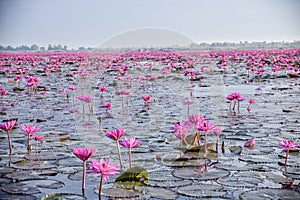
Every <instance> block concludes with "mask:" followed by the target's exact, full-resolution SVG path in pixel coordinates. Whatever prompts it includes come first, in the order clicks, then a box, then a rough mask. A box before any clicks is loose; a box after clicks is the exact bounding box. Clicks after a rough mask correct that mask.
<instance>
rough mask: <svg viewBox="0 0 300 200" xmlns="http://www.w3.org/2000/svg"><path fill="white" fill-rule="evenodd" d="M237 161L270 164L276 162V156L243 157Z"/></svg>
mask: <svg viewBox="0 0 300 200" xmlns="http://www.w3.org/2000/svg"><path fill="white" fill-rule="evenodd" d="M239 160H241V161H244V162H249V163H253V164H271V163H277V162H278V158H277V156H274V155H251V156H250V155H243V156H240V157H239Z"/></svg>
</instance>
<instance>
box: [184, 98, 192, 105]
mask: <svg viewBox="0 0 300 200" xmlns="http://www.w3.org/2000/svg"><path fill="white" fill-rule="evenodd" d="M192 103H193V101H192V100H191V99H185V100H184V101H183V104H184V105H191V104H192Z"/></svg>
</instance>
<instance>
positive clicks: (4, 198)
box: [1, 194, 37, 200]
mask: <svg viewBox="0 0 300 200" xmlns="http://www.w3.org/2000/svg"><path fill="white" fill-rule="evenodd" d="M12 199H14V200H36V199H37V198H36V197H35V196H33V195H24V194H23V195H14V194H12V195H10V194H1V200H12Z"/></svg>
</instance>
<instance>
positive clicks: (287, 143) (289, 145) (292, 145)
mask: <svg viewBox="0 0 300 200" xmlns="http://www.w3.org/2000/svg"><path fill="white" fill-rule="evenodd" d="M278 144H279V146H281V147H283V151H287V150H296V149H297V148H298V147H299V145H297V144H296V141H292V140H282V141H279V142H278Z"/></svg>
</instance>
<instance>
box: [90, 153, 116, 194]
mask: <svg viewBox="0 0 300 200" xmlns="http://www.w3.org/2000/svg"><path fill="white" fill-rule="evenodd" d="M89 165H90V172H91V173H100V174H101V179H100V184H99V194H98V195H99V199H101V193H102V182H103V179H104V180H106V181H108V180H109V175H116V174H119V169H118V168H117V166H116V164H110V160H109V158H107V159H104V158H101V159H100V162H98V161H97V160H96V159H93V160H92V162H91V163H90V164H89Z"/></svg>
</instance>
